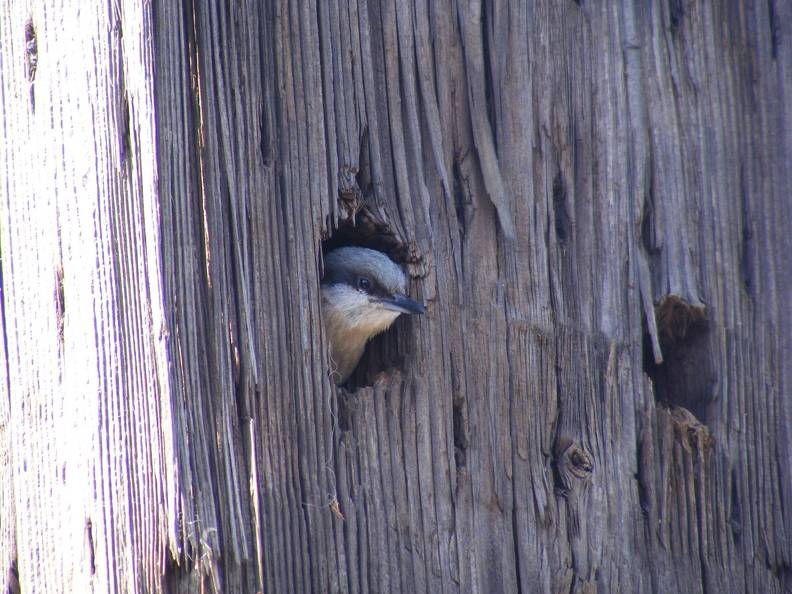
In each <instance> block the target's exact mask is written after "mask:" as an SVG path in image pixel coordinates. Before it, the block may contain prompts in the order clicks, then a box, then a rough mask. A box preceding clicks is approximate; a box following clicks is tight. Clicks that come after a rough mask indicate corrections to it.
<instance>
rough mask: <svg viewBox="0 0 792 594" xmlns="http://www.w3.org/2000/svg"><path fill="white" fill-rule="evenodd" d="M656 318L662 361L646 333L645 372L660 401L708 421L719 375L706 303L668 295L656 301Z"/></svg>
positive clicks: (644, 347) (703, 421)
mask: <svg viewBox="0 0 792 594" xmlns="http://www.w3.org/2000/svg"><path fill="white" fill-rule="evenodd" d="M655 319H656V320H657V332H658V335H659V340H660V347H661V350H662V352H663V363H661V364H660V365H657V364H656V363H655V362H654V357H653V355H652V347H651V339H650V337H649V333H648V331H645V332H644V345H643V360H644V362H643V366H644V372H645V373H646V374H647V375H648V376H649V378H650V379H651V380H652V383H653V385H654V394H655V398H656V400H657V401H658V402H662V403H664V404H667V405H670V406H678V407H682V408H684V409H686V410H688V411H690V413H692V414H693V415H694V416H695V417H696V419H698V420H699V421H700V422H701V423H703V424H705V425H706V424H707V422H708V420H709V416H710V415H709V411H710V409H711V404H712V402H713V401H714V399H715V398H716V397H717V389H718V378H717V376H716V374H715V372H714V368H713V364H712V361H711V355H710V351H709V322H708V320H707V312H706V308H705V307H704V306H703V305H697V304H690V303H688V302H687V301H685V300H684V299H682V298H681V297H679V296H677V295H666V296H664V297H662V298H661V299H659V300H658V301H657V303H656V304H655Z"/></svg>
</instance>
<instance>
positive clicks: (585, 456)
mask: <svg viewBox="0 0 792 594" xmlns="http://www.w3.org/2000/svg"><path fill="white" fill-rule="evenodd" d="M556 452H560V453H557V454H556V464H555V468H556V477H555V478H556V487H557V489H558V491H559V493H560V494H561V495H563V496H566V495H567V494H568V493H569V492H570V491H572V490H574V489H575V488H576V487H580V486H582V485H584V484H586V483H588V480H589V479H590V477H591V473H592V471H593V470H594V462H593V460H592V458H591V454H589V453H588V452H587V451H586V450H585V449H584V448H583V447H582V446H581V445H580V444H579V443H577V442H574V441H571V440H562V443H559V444H557V445H556Z"/></svg>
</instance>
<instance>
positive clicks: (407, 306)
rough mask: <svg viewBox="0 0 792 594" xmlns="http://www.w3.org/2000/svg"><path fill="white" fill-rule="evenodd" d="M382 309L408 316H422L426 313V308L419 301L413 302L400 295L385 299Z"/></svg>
mask: <svg viewBox="0 0 792 594" xmlns="http://www.w3.org/2000/svg"><path fill="white" fill-rule="evenodd" d="M382 307H384V308H385V309H389V310H391V311H398V312H399V313H406V314H422V313H424V312H425V311H426V308H424V306H423V305H421V304H420V303H418V302H417V301H413V300H412V299H410V298H409V297H407V296H406V295H399V294H398V293H397V294H396V295H394V296H393V297H386V298H385V299H383V300H382Z"/></svg>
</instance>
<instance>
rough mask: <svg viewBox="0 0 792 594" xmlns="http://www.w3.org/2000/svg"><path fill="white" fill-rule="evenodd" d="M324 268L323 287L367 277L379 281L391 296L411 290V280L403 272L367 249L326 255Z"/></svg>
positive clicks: (337, 250)
mask: <svg viewBox="0 0 792 594" xmlns="http://www.w3.org/2000/svg"><path fill="white" fill-rule="evenodd" d="M324 264H325V275H324V278H323V279H322V283H323V284H333V283H341V282H349V281H350V280H351V279H352V278H353V277H355V276H365V277H368V278H371V279H373V280H375V281H376V282H377V283H378V284H379V285H380V286H381V287H382V288H384V289H385V290H387V291H389V292H390V293H391V294H393V293H404V292H405V291H406V289H407V278H406V277H405V276H404V273H403V272H402V270H401V268H399V267H398V266H397V265H396V263H395V262H394V261H393V260H391V259H390V258H388V256H386V255H385V254H383V253H382V252H378V251H376V250H370V249H368V248H364V247H342V248H338V249H335V250H333V251H332V252H330V253H329V254H327V255H325V257H324ZM350 284H353V283H350Z"/></svg>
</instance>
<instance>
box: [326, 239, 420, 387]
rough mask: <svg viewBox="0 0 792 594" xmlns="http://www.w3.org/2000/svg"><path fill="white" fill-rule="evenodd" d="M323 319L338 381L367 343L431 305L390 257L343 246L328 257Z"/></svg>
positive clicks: (359, 248) (337, 381) (333, 373)
mask: <svg viewBox="0 0 792 594" xmlns="http://www.w3.org/2000/svg"><path fill="white" fill-rule="evenodd" d="M321 292H322V317H323V319H324V324H325V331H326V333H327V336H328V340H329V342H330V356H331V358H332V361H331V372H332V378H333V381H335V383H336V384H337V385H341V384H343V383H344V382H346V380H347V379H348V378H349V376H350V375H351V374H352V372H353V371H354V370H355V367H357V364H358V362H359V361H360V358H361V357H362V356H363V351H364V350H365V348H366V343H367V342H368V341H369V340H370V339H371V338H373V337H374V336H376V335H377V334H379V333H380V332H384V331H385V330H387V329H388V328H389V327H390V325H391V324H393V322H394V321H395V320H396V318H398V317H399V316H400V315H401V314H423V313H424V312H425V311H426V309H425V308H424V306H423V305H422V304H420V303H418V302H417V301H414V300H412V299H410V298H409V297H408V296H407V294H406V293H407V277H406V276H405V275H404V272H402V269H401V268H400V267H399V266H398V264H396V263H395V262H394V261H393V260H391V259H390V258H389V257H388V256H386V255H385V254H383V253H382V252H379V251H377V250H372V249H369V248H365V247H356V246H348V247H339V248H336V249H334V250H333V251H331V252H329V253H327V254H325V256H324V275H323V276H322V281H321Z"/></svg>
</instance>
